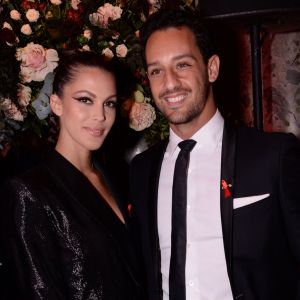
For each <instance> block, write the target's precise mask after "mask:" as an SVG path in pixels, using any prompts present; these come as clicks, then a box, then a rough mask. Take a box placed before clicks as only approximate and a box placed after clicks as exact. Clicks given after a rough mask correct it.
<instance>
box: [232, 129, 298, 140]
mask: <svg viewBox="0 0 300 300" xmlns="http://www.w3.org/2000/svg"><path fill="white" fill-rule="evenodd" d="M237 133H238V138H239V139H240V140H243V141H248V143H252V142H253V141H258V142H262V143H263V144H264V143H267V144H269V143H272V144H273V143H275V144H276V143H279V144H281V143H289V142H296V143H297V142H299V141H298V139H297V138H296V136H295V135H294V134H293V133H289V132H267V131H262V130H259V129H257V128H255V127H248V126H238V127H237Z"/></svg>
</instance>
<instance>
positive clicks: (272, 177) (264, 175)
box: [131, 122, 300, 300]
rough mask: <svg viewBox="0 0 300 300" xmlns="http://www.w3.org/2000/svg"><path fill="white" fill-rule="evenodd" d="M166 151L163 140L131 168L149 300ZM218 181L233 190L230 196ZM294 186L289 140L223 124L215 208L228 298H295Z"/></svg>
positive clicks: (299, 209) (299, 194)
mask: <svg viewBox="0 0 300 300" xmlns="http://www.w3.org/2000/svg"><path fill="white" fill-rule="evenodd" d="M166 146H167V141H166V142H163V143H160V144H158V145H156V146H154V147H152V148H150V149H148V150H147V151H145V152H143V153H141V154H140V155H138V156H136V157H135V158H134V160H133V162H132V165H131V199H132V201H133V203H134V209H135V213H136V217H137V219H138V221H139V224H140V235H141V239H142V245H143V253H144V262H145V266H146V270H147V284H148V291H149V298H150V299H161V297H162V291H161V273H160V250H159V239H158V230H157V193H158V182H159V174H160V168H161V163H162V160H163V155H164V152H165V149H166ZM222 179H224V180H225V181H226V182H227V183H228V184H229V183H230V184H231V185H232V186H231V188H230V195H229V197H225V193H224V190H222V187H221V180H222ZM299 183H300V146H299V141H298V140H297V139H296V138H295V137H294V136H293V135H291V134H283V133H272V134H271V133H263V132H260V131H257V130H256V129H253V128H247V127H240V128H235V127H233V126H231V125H230V124H228V123H226V122H225V126H224V134H223V144H222V163H221V178H220V201H221V203H220V208H221V218H222V230H223V239H224V248H225V256H226V263H227V270H228V276H229V279H230V283H231V288H232V292H233V295H234V299H239V300H285V299H286V300H296V299H298V300H299V299H300V294H299V265H300V184H299ZM262 194H270V196H269V197H267V198H265V199H263V200H261V201H258V202H256V203H253V204H249V205H245V206H243V207H240V208H237V209H233V201H234V198H241V197H248V196H255V195H262ZM215 284H216V285H217V284H218V283H217V282H216V283H215ZM297 293H298V294H297ZM220 300H221V299H220Z"/></svg>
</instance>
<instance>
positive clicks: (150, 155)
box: [131, 140, 168, 164]
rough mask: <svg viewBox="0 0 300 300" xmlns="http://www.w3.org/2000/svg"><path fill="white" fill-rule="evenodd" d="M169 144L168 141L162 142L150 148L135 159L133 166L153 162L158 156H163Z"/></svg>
mask: <svg viewBox="0 0 300 300" xmlns="http://www.w3.org/2000/svg"><path fill="white" fill-rule="evenodd" d="M167 144H168V141H167V140H163V141H160V142H158V143H156V144H154V145H152V146H150V147H149V148H148V149H146V150H145V151H143V152H141V153H139V154H137V155H136V156H135V157H134V158H133V159H132V163H131V164H137V163H142V162H146V161H151V160H153V159H156V157H157V156H159V155H162V154H163V153H164V152H165V149H166V146H167Z"/></svg>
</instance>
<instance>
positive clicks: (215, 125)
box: [166, 110, 224, 156]
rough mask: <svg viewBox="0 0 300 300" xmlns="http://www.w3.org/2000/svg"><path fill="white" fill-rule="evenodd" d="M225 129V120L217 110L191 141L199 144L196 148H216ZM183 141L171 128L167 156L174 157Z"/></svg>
mask: <svg viewBox="0 0 300 300" xmlns="http://www.w3.org/2000/svg"><path fill="white" fill-rule="evenodd" d="M223 127H224V119H223V117H222V116H221V114H220V112H219V110H217V111H216V113H215V114H214V115H213V117H212V118H211V119H210V120H209V121H208V122H207V123H206V124H205V125H204V126H202V127H201V128H200V129H199V130H198V131H197V132H196V133H195V134H194V135H193V136H192V137H191V139H193V140H195V141H196V142H197V144H196V146H195V148H196V149H197V148H202V147H207V148H208V147H209V148H216V147H217V146H218V145H219V143H220V142H221V141H222V136H223ZM181 141H182V139H181V138H180V137H179V136H178V135H176V134H175V132H174V131H173V130H172V129H171V128H170V136H169V144H168V146H167V149H166V155H167V156H172V155H173V154H174V152H175V150H176V148H177V145H178V143H180V142H181Z"/></svg>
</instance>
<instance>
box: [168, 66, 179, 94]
mask: <svg viewBox="0 0 300 300" xmlns="http://www.w3.org/2000/svg"><path fill="white" fill-rule="evenodd" d="M180 85H181V82H180V80H179V76H178V74H177V72H176V71H174V70H172V69H169V70H166V72H165V76H164V86H165V88H166V89H168V90H173V89H174V88H175V87H178V86H180Z"/></svg>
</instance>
